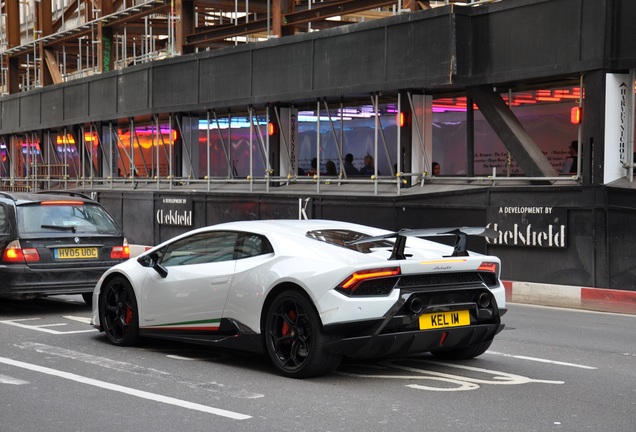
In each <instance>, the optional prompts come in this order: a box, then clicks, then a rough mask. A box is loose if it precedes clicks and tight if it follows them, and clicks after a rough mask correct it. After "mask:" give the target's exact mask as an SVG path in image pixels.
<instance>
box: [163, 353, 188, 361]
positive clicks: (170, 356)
mask: <svg viewBox="0 0 636 432" xmlns="http://www.w3.org/2000/svg"><path fill="white" fill-rule="evenodd" d="M166 357H168V358H171V359H175V360H186V361H193V360H194V359H193V358H192V357H183V356H179V355H175V354H168V355H167V356H166Z"/></svg>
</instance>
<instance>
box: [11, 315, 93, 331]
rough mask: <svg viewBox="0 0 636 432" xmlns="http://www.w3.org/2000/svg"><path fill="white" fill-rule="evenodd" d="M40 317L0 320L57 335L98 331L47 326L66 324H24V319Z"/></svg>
mask: <svg viewBox="0 0 636 432" xmlns="http://www.w3.org/2000/svg"><path fill="white" fill-rule="evenodd" d="M39 319H41V318H26V319H19V320H4V321H0V323H1V324H7V325H11V326H15V327H20V328H24V329H29V330H35V331H40V332H43V333H50V334H56V335H61V334H76V333H88V332H95V331H97V330H96V329H93V328H91V329H87V330H71V331H58V330H53V329H49V328H47V327H51V326H65V325H66V324H42V325H29V324H22V321H35V320H39Z"/></svg>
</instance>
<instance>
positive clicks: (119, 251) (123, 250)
mask: <svg viewBox="0 0 636 432" xmlns="http://www.w3.org/2000/svg"><path fill="white" fill-rule="evenodd" d="M110 258H111V259H128V258H130V246H128V245H124V246H113V249H112V250H111V251H110Z"/></svg>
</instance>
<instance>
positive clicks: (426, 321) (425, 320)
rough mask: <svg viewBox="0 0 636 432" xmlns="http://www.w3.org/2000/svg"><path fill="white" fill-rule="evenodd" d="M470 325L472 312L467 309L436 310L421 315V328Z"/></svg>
mask: <svg viewBox="0 0 636 432" xmlns="http://www.w3.org/2000/svg"><path fill="white" fill-rule="evenodd" d="M467 325H470V312H468V311H467V310H460V311H451V312H436V313H429V314H424V315H420V330H431V329H439V328H447V327H461V326H467Z"/></svg>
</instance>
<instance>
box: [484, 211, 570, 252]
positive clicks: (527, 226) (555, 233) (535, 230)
mask: <svg viewBox="0 0 636 432" xmlns="http://www.w3.org/2000/svg"><path fill="white" fill-rule="evenodd" d="M488 221H489V223H488V225H487V226H488V228H492V229H494V230H495V231H497V232H498V233H499V235H498V236H497V237H496V238H494V239H486V241H487V242H488V244H492V245H500V246H529V247H544V248H564V247H566V246H567V242H566V233H567V224H566V221H567V210H566V209H564V208H557V207H550V206H496V207H490V208H489V209H488Z"/></svg>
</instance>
